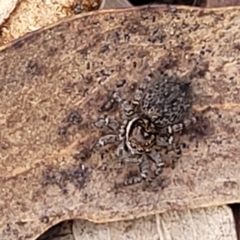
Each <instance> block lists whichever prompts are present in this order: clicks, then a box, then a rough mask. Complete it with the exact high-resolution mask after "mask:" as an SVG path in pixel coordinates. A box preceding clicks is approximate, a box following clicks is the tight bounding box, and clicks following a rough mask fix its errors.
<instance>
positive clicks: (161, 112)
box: [93, 71, 196, 184]
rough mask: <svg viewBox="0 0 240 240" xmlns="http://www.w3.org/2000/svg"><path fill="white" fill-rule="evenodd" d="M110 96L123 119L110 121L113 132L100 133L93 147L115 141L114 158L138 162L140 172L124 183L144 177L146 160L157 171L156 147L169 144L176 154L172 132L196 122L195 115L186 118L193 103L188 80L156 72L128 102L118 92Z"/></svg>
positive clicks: (107, 120)
mask: <svg viewBox="0 0 240 240" xmlns="http://www.w3.org/2000/svg"><path fill="white" fill-rule="evenodd" d="M113 99H114V100H115V101H117V102H118V103H119V104H120V105H121V107H122V110H123V116H122V119H123V122H122V124H121V125H120V126H118V124H115V125H114V124H112V125H114V126H115V129H114V131H115V132H116V133H115V134H110V135H105V136H102V137H101V138H100V139H99V140H98V141H97V143H96V144H95V145H94V146H93V149H98V148H100V147H102V146H105V145H106V144H112V143H118V148H117V156H118V158H120V159H121V160H122V161H123V162H126V163H137V164H139V167H140V175H139V176H136V177H133V178H131V179H130V180H127V181H126V184H133V183H136V182H140V181H141V180H142V179H146V178H147V176H148V172H149V168H150V167H149V160H152V161H153V162H154V163H155V164H156V167H157V168H156V171H155V174H156V175H157V174H159V173H160V172H161V169H162V166H163V161H162V159H161V155H160V154H159V152H158V150H157V149H159V147H162V146H164V147H166V146H168V145H172V148H173V150H174V152H175V153H176V154H177V155H180V154H181V149H180V147H179V145H178V144H176V142H175V139H174V133H175V132H180V131H182V129H183V128H185V127H188V126H189V125H191V124H192V123H195V121H196V119H195V118H189V119H188V118H187V119H186V115H187V114H188V112H189V110H190V108H191V106H192V103H193V96H192V91H191V86H190V83H189V82H188V81H179V80H178V78H177V77H176V76H175V75H172V76H170V75H166V74H162V73H160V72H159V71H156V72H155V73H154V74H149V75H148V76H147V77H146V78H145V79H144V81H143V83H142V84H141V85H140V86H139V87H138V88H137V89H136V91H135V93H134V95H133V99H132V100H131V101H128V100H125V99H123V98H122V97H121V96H120V94H119V93H118V92H115V93H114V94H113ZM103 122H104V123H105V124H106V125H109V123H110V122H111V121H109V119H108V118H106V119H105V120H104V119H101V123H103ZM96 125H98V124H96Z"/></svg>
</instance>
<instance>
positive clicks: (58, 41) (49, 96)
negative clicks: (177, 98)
mask: <svg viewBox="0 0 240 240" xmlns="http://www.w3.org/2000/svg"><path fill="white" fill-rule="evenodd" d="M239 23H240V9H239V8H227V9H221V8H219V9H199V8H187V7H178V8H169V7H164V6H159V7H149V8H146V7H144V8H133V9H126V10H118V11H116V10H108V11H106V10H105V11H99V12H95V13H88V14H85V15H82V16H77V17H74V18H71V19H68V20H64V21H61V22H59V23H58V24H55V25H53V26H51V27H47V28H45V29H42V30H40V31H37V32H34V33H31V34H29V35H27V36H25V37H24V38H21V39H18V40H16V41H14V42H12V43H10V44H9V45H8V46H6V47H4V48H2V49H1V52H0V66H1V67H0V90H1V92H0V94H1V103H0V129H1V132H0V133H1V135H0V136H1V138H0V154H1V155H0V156H1V157H0V161H1V164H0V182H1V183H0V185H1V191H0V199H1V200H0V208H1V221H0V239H3V240H5V239H6V240H7V239H8V240H13V239H14V240H16V239H35V238H36V237H37V236H39V235H40V234H41V233H43V232H44V231H45V230H46V229H48V228H49V227H50V226H52V225H54V224H56V223H58V222H60V221H63V220H66V219H72V218H75V219H77V218H79V219H87V220H90V221H94V222H102V223H104V222H115V221H118V220H130V219H133V218H140V217H144V216H150V215H153V214H157V213H164V212H166V211H169V210H180V209H195V208H200V207H208V206H217V205H222V204H227V203H235V202H239V201H240V199H239V196H240V192H239V183H240V176H239V169H240V161H239V160H240V159H239V156H240V154H239V147H238V142H239V135H238V132H239V130H240V129H239V128H240V124H239V119H238V118H239V117H238V116H239V112H240V108H239V102H240V97H239V96H240V95H239V84H240V83H239V79H240V78H239V67H240V66H239V65H240V59H239V58H240V57H239V56H240V55H239V49H240V48H239V44H240V42H239V39H240V38H239V35H240V33H239V31H238V29H239ZM157 67H158V68H160V69H162V71H165V72H167V73H169V74H177V75H179V76H184V75H186V74H188V75H189V76H190V77H191V81H192V86H193V88H194V91H195V93H196V96H197V100H196V103H195V105H194V109H195V111H197V112H200V110H201V109H204V108H206V107H208V106H211V107H212V110H211V111H210V112H207V113H206V114H204V116H203V120H204V121H205V119H206V124H205V123H204V121H203V123H204V124H202V125H200V126H198V127H199V128H198V129H196V132H195V134H193V133H192V134H190V133H189V135H186V136H185V143H186V146H187V148H186V149H184V152H183V156H182V158H181V159H180V161H179V162H178V164H177V166H176V168H175V169H166V170H164V172H163V177H164V178H165V179H166V185H165V186H164V187H163V188H162V187H161V186H158V185H156V186H155V187H153V188H149V189H147V190H146V191H143V190H142V188H141V187H140V186H135V187H133V188H122V189H115V181H118V180H121V178H122V175H124V173H125V172H126V171H127V170H128V169H126V168H123V167H121V166H119V165H118V163H117V159H115V158H114V155H113V149H110V150H109V151H108V152H106V153H105V154H104V155H102V154H99V153H96V154H93V155H92V156H91V157H90V159H88V160H86V161H84V162H83V161H82V160H80V159H76V158H74V157H73V156H74V155H75V154H76V153H78V152H79V150H80V149H82V148H83V147H87V146H89V144H91V143H92V141H93V140H94V139H96V137H98V136H99V134H100V133H98V132H96V131H91V130H87V129H79V125H78V123H85V122H88V121H90V120H91V119H94V118H96V117H99V116H100V113H99V107H100V106H101V105H102V101H103V100H104V101H106V99H107V97H108V91H107V90H106V89H110V90H114V89H116V88H117V89H118V91H120V92H121V94H122V95H124V96H125V97H130V96H131V94H132V90H131V89H132V87H133V86H134V85H136V84H138V83H139V82H140V81H141V80H142V79H143V77H144V76H146V75H147V74H148V73H149V72H151V71H153V70H154V69H156V68H157ZM120 82H121V83H122V82H125V84H124V85H123V86H122V84H119V83H120ZM103 85H105V86H106V87H105V88H104V87H103ZM117 86H121V87H117ZM72 113H74V114H75V115H74V116H78V117H77V119H76V118H74V120H72V118H71V117H70V116H72V115H71V114H72ZM76 113H77V114H76ZM106 114H108V115H109V116H112V117H113V118H116V119H117V118H118V112H117V110H116V109H114V108H113V109H112V110H111V111H109V112H107V113H106ZM200 128H201V129H202V130H201V132H200V133H204V134H202V135H200V134H199V131H197V130H199V129H200ZM190 137H191V138H190Z"/></svg>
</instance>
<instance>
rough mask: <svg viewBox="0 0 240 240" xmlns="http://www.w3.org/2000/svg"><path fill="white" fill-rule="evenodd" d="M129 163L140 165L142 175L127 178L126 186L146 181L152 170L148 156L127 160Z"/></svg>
mask: <svg viewBox="0 0 240 240" xmlns="http://www.w3.org/2000/svg"><path fill="white" fill-rule="evenodd" d="M127 163H138V164H139V169H140V174H139V175H138V176H132V177H129V178H127V179H126V180H125V181H124V185H125V186H128V185H133V184H137V183H140V182H141V181H142V180H144V179H146V178H147V176H148V173H149V170H150V165H149V162H148V158H147V156H146V155H141V156H140V157H139V158H137V159H136V158H129V159H127Z"/></svg>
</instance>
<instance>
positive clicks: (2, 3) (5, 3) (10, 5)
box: [0, 0, 18, 25]
mask: <svg viewBox="0 0 240 240" xmlns="http://www.w3.org/2000/svg"><path fill="white" fill-rule="evenodd" d="M17 3H18V0H0V25H1V24H2V23H3V22H4V21H5V20H6V19H7V18H8V17H9V15H10V14H11V13H12V11H13V10H14V9H15V7H16V5H17Z"/></svg>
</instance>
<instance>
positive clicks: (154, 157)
mask: <svg viewBox="0 0 240 240" xmlns="http://www.w3.org/2000/svg"><path fill="white" fill-rule="evenodd" d="M148 156H149V157H150V159H151V160H152V161H153V162H154V163H155V164H156V167H157V168H156V170H155V171H154V174H155V175H156V176H158V175H159V174H160V173H161V172H162V168H163V167H164V162H163V160H162V157H161V155H160V153H159V152H157V151H155V150H153V151H151V152H150V153H149V154H148Z"/></svg>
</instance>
